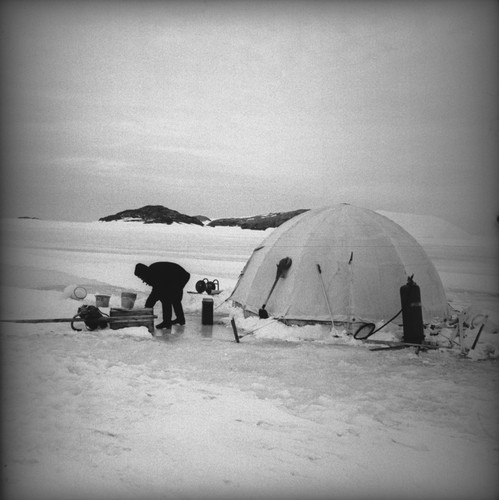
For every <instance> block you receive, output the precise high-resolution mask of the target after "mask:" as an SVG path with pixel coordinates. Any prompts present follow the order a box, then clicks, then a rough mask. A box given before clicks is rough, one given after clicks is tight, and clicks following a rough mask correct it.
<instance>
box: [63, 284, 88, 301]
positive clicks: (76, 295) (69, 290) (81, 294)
mask: <svg viewBox="0 0 499 500" xmlns="http://www.w3.org/2000/svg"><path fill="white" fill-rule="evenodd" d="M64 296H65V297H68V298H70V299H74V300H83V299H84V298H85V297H86V296H87V290H86V289H85V288H83V287H82V286H79V285H69V286H67V287H66V288H65V289H64Z"/></svg>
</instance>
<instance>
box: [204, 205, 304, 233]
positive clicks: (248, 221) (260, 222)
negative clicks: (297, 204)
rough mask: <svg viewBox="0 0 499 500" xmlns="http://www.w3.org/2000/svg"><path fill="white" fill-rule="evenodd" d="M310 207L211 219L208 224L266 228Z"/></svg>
mask: <svg viewBox="0 0 499 500" xmlns="http://www.w3.org/2000/svg"><path fill="white" fill-rule="evenodd" d="M308 210H309V209H308V208H305V209H300V210H293V211H291V212H279V213H270V214H267V215H255V216H253V217H239V218H237V217H236V218H227V219H216V220H213V221H211V222H210V223H209V224H208V226H211V227H216V226H239V227H241V228H243V229H257V230H262V231H263V230H265V229H268V228H269V227H279V226H280V225H281V224H283V223H284V222H286V221H288V220H289V219H292V218H293V217H296V216H297V215H299V214H302V213H303V212H307V211H308Z"/></svg>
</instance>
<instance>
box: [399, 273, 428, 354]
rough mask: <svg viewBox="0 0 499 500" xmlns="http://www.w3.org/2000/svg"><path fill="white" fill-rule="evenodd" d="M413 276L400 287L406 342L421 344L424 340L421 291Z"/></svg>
mask: <svg viewBox="0 0 499 500" xmlns="http://www.w3.org/2000/svg"><path fill="white" fill-rule="evenodd" d="M413 276H414V275H412V276H409V277H408V279H407V283H406V284H405V285H403V286H401V287H400V300H401V303H402V321H403V329H404V342H409V343H411V344H421V343H422V342H423V340H424V326H423V309H422V307H421V291H420V289H419V286H418V285H417V284H416V283H415V282H414V280H413Z"/></svg>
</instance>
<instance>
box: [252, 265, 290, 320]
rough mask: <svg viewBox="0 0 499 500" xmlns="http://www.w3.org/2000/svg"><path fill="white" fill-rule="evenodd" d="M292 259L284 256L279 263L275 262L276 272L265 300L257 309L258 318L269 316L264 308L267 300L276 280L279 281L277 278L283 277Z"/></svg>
mask: <svg viewBox="0 0 499 500" xmlns="http://www.w3.org/2000/svg"><path fill="white" fill-rule="evenodd" d="M292 263H293V261H292V260H291V257H284V259H281V260H280V261H279V264H277V273H276V277H275V281H274V284H273V285H272V288H271V289H270V293H269V294H268V296H267V300H266V301H265V303H264V304H263V306H262V307H261V308H260V309H259V310H258V316H259V318H260V319H267V318H268V317H269V313H268V312H267V310H266V309H265V307H266V305H267V302H268V301H269V299H270V296H271V295H272V292H273V291H274V288H275V286H276V285H277V282H278V281H279V278H285V277H286V273H287V272H288V269H289V268H290V267H291V264H292Z"/></svg>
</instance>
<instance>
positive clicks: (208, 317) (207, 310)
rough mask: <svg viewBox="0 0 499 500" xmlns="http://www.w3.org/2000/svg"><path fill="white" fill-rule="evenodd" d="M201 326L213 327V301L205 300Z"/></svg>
mask: <svg viewBox="0 0 499 500" xmlns="http://www.w3.org/2000/svg"><path fill="white" fill-rule="evenodd" d="M201 324H203V325H213V299H203V305H202V310H201Z"/></svg>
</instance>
